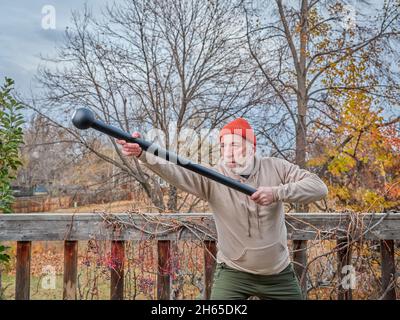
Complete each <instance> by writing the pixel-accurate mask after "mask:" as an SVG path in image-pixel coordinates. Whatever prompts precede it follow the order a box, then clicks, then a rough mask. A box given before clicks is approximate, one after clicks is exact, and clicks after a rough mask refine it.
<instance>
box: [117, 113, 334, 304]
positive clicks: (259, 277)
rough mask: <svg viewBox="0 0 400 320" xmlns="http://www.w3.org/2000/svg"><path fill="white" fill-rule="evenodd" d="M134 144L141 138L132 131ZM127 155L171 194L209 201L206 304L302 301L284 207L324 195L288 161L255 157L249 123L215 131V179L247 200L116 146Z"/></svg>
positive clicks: (132, 147)
mask: <svg viewBox="0 0 400 320" xmlns="http://www.w3.org/2000/svg"><path fill="white" fill-rule="evenodd" d="M132 136H133V137H140V134H139V133H137V132H135V133H134V134H133V135H132ZM117 142H118V143H119V144H121V145H122V152H123V154H124V155H126V156H136V157H138V158H139V160H141V161H142V162H143V163H144V165H145V166H146V167H148V168H149V169H150V170H152V171H153V172H154V173H156V174H157V175H159V176H160V177H162V178H163V179H164V180H166V181H168V182H169V183H171V184H173V185H175V186H176V187H178V188H180V189H182V190H184V191H186V192H189V193H192V194H194V195H196V196H198V197H200V198H202V199H204V200H206V201H208V203H209V205H210V207H211V209H212V211H213V214H214V219H215V225H216V229H217V234H218V244H217V248H218V253H217V267H216V271H215V273H214V282H213V287H212V293H211V299H247V298H248V297H250V296H258V297H259V298H261V299H301V298H302V294H301V290H300V287H299V283H298V279H297V278H296V276H295V273H294V271H293V266H292V264H291V262H290V257H289V250H288V246H287V231H286V225H285V215H284V210H283V202H292V203H293V202H299V203H310V202H313V201H317V200H320V199H322V198H324V197H325V196H326V195H327V193H328V189H327V187H326V185H325V184H324V182H323V181H322V180H321V179H320V178H319V177H318V176H317V175H315V174H313V173H310V172H309V171H307V170H304V169H300V168H299V166H297V165H294V164H292V163H290V162H288V161H286V160H283V159H279V158H275V157H259V156H258V155H256V153H255V149H256V137H255V135H254V132H253V129H252V128H251V126H250V125H249V123H248V122H247V121H246V120H245V119H243V118H238V119H236V120H234V121H232V122H230V123H228V124H227V125H226V126H225V127H223V128H222V130H221V131H220V144H221V159H220V161H219V162H218V164H217V165H216V166H215V167H214V169H215V170H217V171H218V172H220V173H222V174H224V175H227V176H229V177H232V178H234V179H237V180H239V181H241V182H243V183H245V184H248V185H250V186H253V187H254V188H256V189H257V191H256V192H255V193H254V194H252V195H251V196H250V197H249V196H247V195H245V194H243V193H241V192H238V191H236V190H234V189H231V188H228V187H226V186H224V185H222V184H219V183H217V182H215V181H213V180H210V179H208V178H206V177H203V176H201V175H198V174H196V173H194V172H191V171H189V170H186V169H184V168H182V167H180V166H178V165H176V164H173V163H171V162H167V161H165V160H160V158H158V161H155V160H157V159H154V157H155V156H154V155H152V154H150V153H148V152H142V149H141V147H140V146H139V145H138V144H135V143H127V142H126V141H124V140H117Z"/></svg>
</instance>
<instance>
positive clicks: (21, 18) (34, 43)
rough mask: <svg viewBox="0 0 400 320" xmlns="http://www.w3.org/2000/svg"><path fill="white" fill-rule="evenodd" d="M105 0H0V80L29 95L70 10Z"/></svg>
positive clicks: (95, 11)
mask: <svg viewBox="0 0 400 320" xmlns="http://www.w3.org/2000/svg"><path fill="white" fill-rule="evenodd" d="M108 2H109V3H110V2H114V0H86V1H83V0H69V1H66V0H53V1H51V0H43V1H42V0H1V10H0V44H1V47H0V84H1V85H2V84H3V83H4V77H5V76H7V77H10V78H12V79H14V80H15V88H16V89H17V92H19V93H21V94H22V95H29V91H30V87H31V83H32V79H33V77H34V75H35V73H36V71H37V68H38V65H39V63H40V62H41V60H40V55H42V56H49V57H51V56H52V55H54V54H55V47H56V46H57V44H60V43H61V42H62V40H63V36H64V32H65V29H66V27H68V26H71V25H72V23H71V13H72V11H74V10H79V11H82V10H83V8H84V5H85V3H87V5H88V6H89V8H91V9H92V12H93V14H95V15H96V14H100V10H101V8H104V6H105V4H106V3H108ZM353 2H354V3H355V4H358V1H353ZM381 3H382V0H372V1H371V3H370V4H376V5H377V6H381ZM49 8H52V9H54V11H55V15H54V16H55V19H54V25H51V21H50V22H49V19H48V17H49V15H50V14H51V12H49ZM358 9H359V5H358V6H357V10H358ZM53 27H54V28H53ZM395 65H396V64H395ZM35 90H37V88H35ZM35 92H37V91H35Z"/></svg>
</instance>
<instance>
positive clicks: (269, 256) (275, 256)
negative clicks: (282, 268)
mask: <svg viewBox="0 0 400 320" xmlns="http://www.w3.org/2000/svg"><path fill="white" fill-rule="evenodd" d="M284 258H286V248H285V246H284V245H283V244H282V243H280V242H277V243H274V244H271V245H268V246H264V247H258V248H245V249H244V250H243V252H242V255H241V256H240V257H239V258H238V259H235V260H234V261H235V262H236V263H238V264H240V266H242V267H244V268H246V269H249V270H252V269H253V270H254V269H274V268H275V267H276V266H277V265H279V264H280V262H281V261H282V259H284Z"/></svg>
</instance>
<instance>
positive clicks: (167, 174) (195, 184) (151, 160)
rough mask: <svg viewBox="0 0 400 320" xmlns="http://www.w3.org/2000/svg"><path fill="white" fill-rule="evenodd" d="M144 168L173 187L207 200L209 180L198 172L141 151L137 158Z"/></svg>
mask: <svg viewBox="0 0 400 320" xmlns="http://www.w3.org/2000/svg"><path fill="white" fill-rule="evenodd" d="M138 159H139V160H140V161H141V162H142V163H143V164H144V165H145V167H146V168H148V169H150V170H151V171H153V172H154V173H155V174H157V175H158V176H160V177H161V178H163V179H164V180H165V181H167V182H168V183H170V184H172V185H174V186H175V187H177V188H179V189H181V190H183V191H186V192H188V193H191V194H194V195H195V196H197V197H199V198H200V199H203V200H208V198H209V190H210V184H209V183H210V181H209V179H208V178H206V177H203V176H202V175H200V174H197V173H195V172H192V171H190V170H188V169H185V168H183V167H180V166H178V165H177V164H174V163H172V162H170V161H167V160H165V159H162V158H160V157H158V156H155V155H153V154H151V153H149V152H146V151H143V152H142V154H141V155H140V156H139V158H138Z"/></svg>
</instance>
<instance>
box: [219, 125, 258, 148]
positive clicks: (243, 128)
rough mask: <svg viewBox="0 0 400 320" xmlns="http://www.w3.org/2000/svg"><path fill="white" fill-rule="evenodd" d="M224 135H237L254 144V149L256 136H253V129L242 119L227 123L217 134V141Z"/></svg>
mask: <svg viewBox="0 0 400 320" xmlns="http://www.w3.org/2000/svg"><path fill="white" fill-rule="evenodd" d="M226 134H237V135H240V136H242V137H243V138H244V139H246V140H248V141H250V142H252V143H253V144H254V148H256V136H255V134H254V131H253V128H252V127H251V126H250V124H249V123H248V122H247V120H245V119H243V118H237V119H235V120H233V121H232V122H229V123H228V124H227V125H225V126H224V127H223V128H222V129H221V131H220V133H219V141H220V142H221V139H222V137H223V136H224V135H226Z"/></svg>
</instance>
